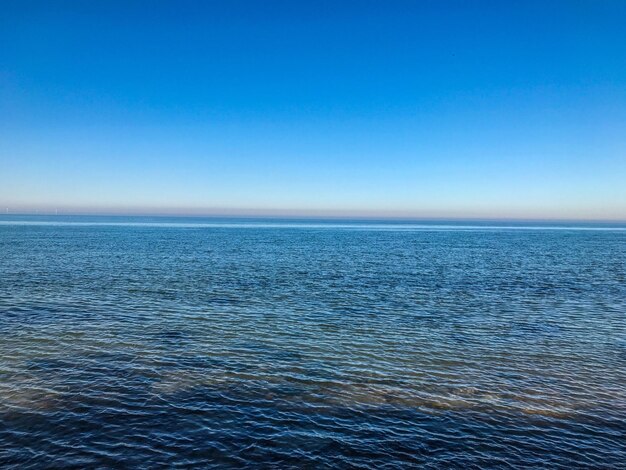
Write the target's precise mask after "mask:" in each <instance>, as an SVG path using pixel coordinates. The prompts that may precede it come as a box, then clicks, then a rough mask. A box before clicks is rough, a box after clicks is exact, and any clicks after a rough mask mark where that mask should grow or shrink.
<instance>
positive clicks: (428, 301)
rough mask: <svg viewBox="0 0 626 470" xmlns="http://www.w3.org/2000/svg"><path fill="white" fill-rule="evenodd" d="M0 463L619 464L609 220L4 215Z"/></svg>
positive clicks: (621, 273) (621, 320) (622, 273)
mask: <svg viewBox="0 0 626 470" xmlns="http://www.w3.org/2000/svg"><path fill="white" fill-rule="evenodd" d="M0 466H2V467H15V468H20V469H23V468H37V469H39V468H48V467H56V468H58V467H76V468H91V467H115V468H124V467H127V468H155V467H160V466H163V467H172V466H180V467H187V466H189V467H193V466H196V467H201V468H203V467H207V466H230V467H237V468H241V467H250V468H260V467H273V468H291V467H299V468H300V467H305V468H320V467H340V468H348V467H354V468H357V467H358V468H363V467H365V468H367V467H371V468H385V467H388V468H396V467H409V466H416V467H421V468H461V467H463V468H511V467H514V468H528V467H536V468H545V467H550V468H564V469H569V468H626V227H624V226H617V225H600V226H596V225H584V226H579V227H573V226H568V225H559V226H553V227H545V226H540V225H531V226H526V227H524V226H520V225H509V226H506V224H504V225H499V226H493V225H491V226H490V225H488V224H478V225H474V226H472V225H470V224H465V225H463V224H457V225H446V224H440V225H428V224H425V225H417V224H389V223H387V224H381V223H375V222H371V223H364V222H363V223H348V222H345V223H329V222H316V223H314V222H302V221H291V222H284V221H283V222H277V221H264V222H263V221H236V220H221V221H220V220H200V219H188V220H185V219H124V218H80V217H75V218H67V217H65V218H64V217H18V216H10V215H9V216H3V217H2V218H0Z"/></svg>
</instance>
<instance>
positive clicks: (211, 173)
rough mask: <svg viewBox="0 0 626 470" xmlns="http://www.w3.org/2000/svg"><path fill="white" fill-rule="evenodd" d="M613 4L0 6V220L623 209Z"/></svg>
mask: <svg viewBox="0 0 626 470" xmlns="http://www.w3.org/2000/svg"><path fill="white" fill-rule="evenodd" d="M625 24H626V2H622V1H574V0H572V1H562V2H560V1H541V2H540V1H528V2H513V1H510V2H506V1H503V2H493V1H491V2H487V1H476V2H463V1H412V2H408V1H407V2H399V1H388V2H387V1H385V2H373V1H359V2H357V1H354V2H346V1H332V2H331V1H328V2H327V1H316V2H287V1H284V2H278V1H268V2H251V1H229V2H200V1H197V2H191V1H178V2H147V1H146V2H139V1H128V2H117V1H107V2H67V1H61V2H32V1H19V2H18V1H4V2H2V9H1V11H0V208H1V209H2V210H1V212H5V208H9V210H10V212H34V211H42V212H46V211H48V212H53V211H55V210H56V209H59V210H60V211H61V212H65V213H68V212H76V213H78V212H80V213H119V214H123V213H132V214H138V213H146V214H185V215H187V214H195V215H204V214H235V215H241V214H250V215H263V214H267V215H322V216H323V215H343V216H350V215H366V216H401V217H441V218H446V217H449V218H474V217H476V218H524V219H532V218H555V219H560V218H562V219H614V220H626V33H625V32H624V25H625Z"/></svg>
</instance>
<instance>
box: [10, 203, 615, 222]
mask: <svg viewBox="0 0 626 470" xmlns="http://www.w3.org/2000/svg"><path fill="white" fill-rule="evenodd" d="M0 207H1V206H0ZM6 216H15V217H33V216H42V217H43V216H52V217H55V216H58V217H140V218H149V217H152V218H174V219H178V218H180V219H184V218H187V219H212V218H214V219H218V218H223V219H261V220H263V219H264V220H271V219H285V220H298V219H305V220H354V221H359V220H361V221H397V222H531V223H532V222H537V223H541V222H556V223H620V224H625V223H626V219H622V218H600V217H598V218H588V217H541V216H539V217H522V216H501V217H499V216H492V217H487V216H479V215H474V216H472V215H467V216H462V215H450V216H446V215H418V214H414V215H411V214H393V213H381V212H376V213H359V212H353V211H345V212H343V211H303V212H292V211H285V212H283V211H281V210H274V211H269V210H268V211H263V212H261V211H259V212H257V213H254V212H253V211H245V210H242V211H195V212H167V211H162V212H161V211H81V210H78V211H65V210H63V211H58V212H57V211H54V210H53V211H50V210H34V211H32V210H31V211H28V210H26V211H16V212H11V211H8V212H0V217H6Z"/></svg>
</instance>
